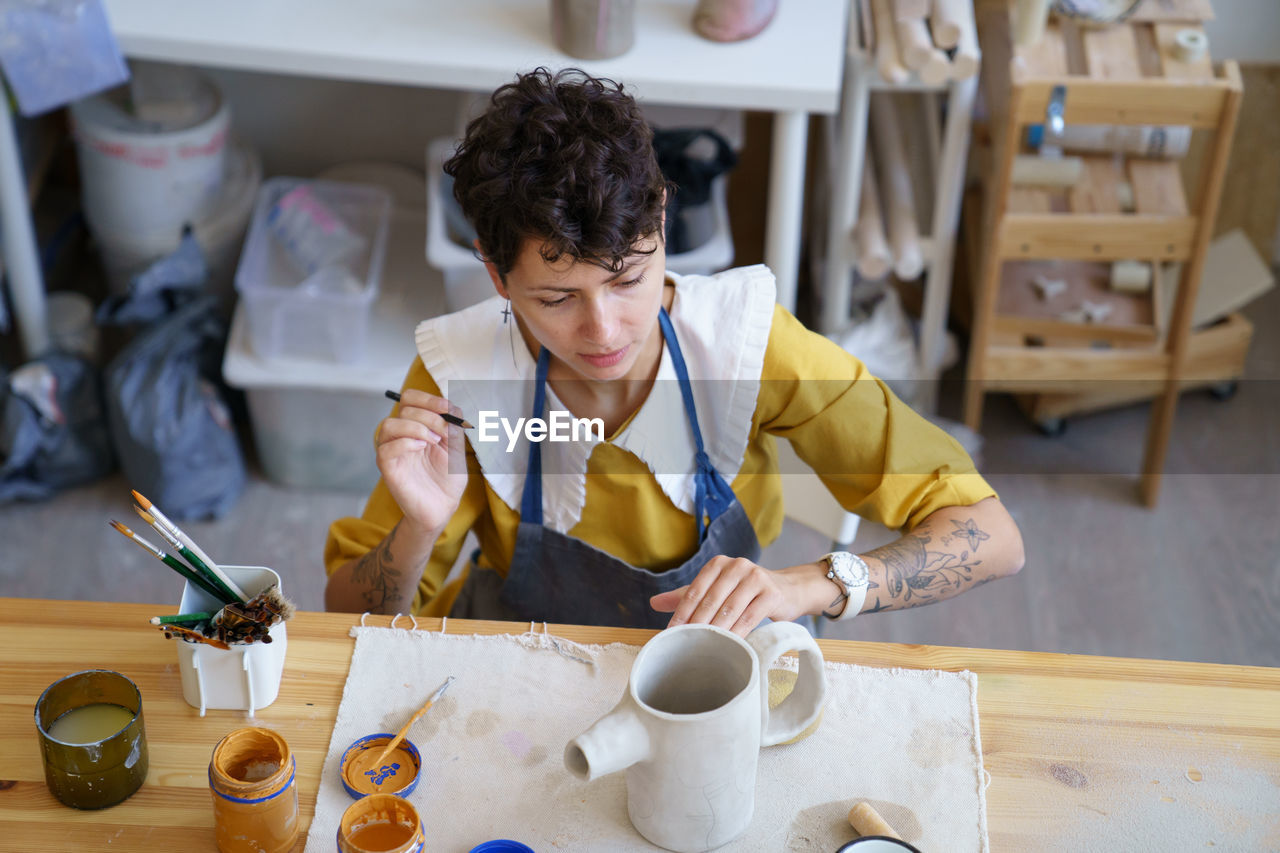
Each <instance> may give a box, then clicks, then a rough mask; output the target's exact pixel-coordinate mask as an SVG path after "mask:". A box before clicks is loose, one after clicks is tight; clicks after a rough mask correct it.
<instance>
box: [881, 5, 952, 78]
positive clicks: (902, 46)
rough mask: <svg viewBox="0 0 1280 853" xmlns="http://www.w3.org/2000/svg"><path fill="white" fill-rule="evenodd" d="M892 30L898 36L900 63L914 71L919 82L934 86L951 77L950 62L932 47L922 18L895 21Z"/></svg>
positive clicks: (943, 54) (927, 29)
mask: <svg viewBox="0 0 1280 853" xmlns="http://www.w3.org/2000/svg"><path fill="white" fill-rule="evenodd" d="M894 30H895V32H897V34H898V52H899V55H900V56H901V58H902V63H903V64H904V65H906V66H907V67H908V68H910V69H911V70H913V71H915V72H916V76H918V77H919V78H920V81H921V82H923V83H926V84H928V85H930V86H936V85H938V84H939V83H944V82H946V80H947V79H948V78H950V77H951V60H949V59H947V55H946V54H945V53H943V52H942V51H941V50H939V49H938V48H936V47H934V45H933V40H932V39H931V38H929V27H928V26H927V25H926V24H925V22H924V20H923V19H922V18H909V19H907V20H905V21H897V22H896V23H895V25H894Z"/></svg>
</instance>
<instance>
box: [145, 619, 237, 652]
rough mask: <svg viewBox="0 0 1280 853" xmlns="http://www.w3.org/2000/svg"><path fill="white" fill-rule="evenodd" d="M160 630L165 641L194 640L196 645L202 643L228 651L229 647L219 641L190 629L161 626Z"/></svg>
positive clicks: (177, 626)
mask: <svg viewBox="0 0 1280 853" xmlns="http://www.w3.org/2000/svg"><path fill="white" fill-rule="evenodd" d="M159 627H160V630H161V631H163V632H164V636H165V639H173V638H174V637H180V638H182V639H184V640H194V641H195V642H197V643H204V644H205V645H207V646H213V647H214V648H215V649H223V650H228V649H230V648H231V647H230V646H228V645H227V644H226V643H224V642H222V641H221V640H218V639H215V638H213V637H206V636H205V635H204V634H201V633H200V632H199V631H193V630H191V629H190V628H184V627H182V626H181V625H161V626H159Z"/></svg>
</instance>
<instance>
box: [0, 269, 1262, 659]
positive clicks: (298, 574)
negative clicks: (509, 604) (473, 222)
mask: <svg viewBox="0 0 1280 853" xmlns="http://www.w3.org/2000/svg"><path fill="white" fill-rule="evenodd" d="M1247 313H1248V314H1249V315H1250V317H1251V319H1252V320H1253V321H1254V323H1255V324H1256V326H1257V329H1258V330H1259V334H1258V335H1257V337H1256V339H1255V342H1254V347H1253V349H1252V352H1251V354H1250V361H1249V368H1250V375H1251V376H1252V377H1254V378H1252V379H1250V380H1248V381H1246V382H1244V383H1242V385H1241V387H1240V390H1239V392H1238V393H1237V394H1236V396H1235V397H1234V398H1232V399H1231V400H1229V401H1226V402H1220V401H1217V400H1215V399H1213V398H1212V397H1211V396H1209V395H1208V394H1207V393H1204V392H1193V393H1190V394H1187V395H1185V396H1184V398H1183V401H1182V403H1181V405H1180V407H1179V410H1178V418H1177V425H1176V428H1175V431H1174V438H1173V444H1172V449H1171V452H1170V455H1169V462H1168V467H1167V471H1168V472H1169V473H1168V476H1166V478H1165V484H1164V489H1163V492H1162V495H1161V501H1160V506H1159V508H1158V509H1156V510H1146V509H1143V508H1142V507H1141V506H1140V505H1139V504H1138V502H1137V499H1136V487H1137V477H1136V471H1137V469H1138V462H1139V458H1140V453H1141V446H1142V438H1143V430H1144V428H1145V425H1146V408H1145V407H1144V406H1135V407H1130V408H1127V409H1122V410H1117V411H1112V412H1105V413H1100V414H1095V415H1088V416H1079V417H1076V418H1073V419H1071V420H1070V421H1069V422H1068V429H1067V431H1066V433H1065V434H1064V435H1062V436H1061V437H1059V438H1047V437H1045V436H1042V435H1040V434H1039V433H1038V432H1037V431H1036V430H1035V429H1034V428H1033V427H1032V426H1031V425H1030V424H1029V423H1028V422H1027V421H1026V420H1025V418H1024V417H1023V416H1022V415H1021V414H1020V413H1019V412H1018V411H1017V409H1016V407H1015V406H1014V405H1013V403H1012V401H1010V400H1008V399H1006V398H1002V397H998V396H993V397H991V398H989V401H988V408H987V417H986V421H985V427H984V430H985V446H984V451H983V454H982V457H983V463H982V468H983V470H984V471H985V472H986V473H987V474H988V476H989V479H990V480H991V482H992V484H993V485H994V486H995V488H996V489H997V490H998V491H999V492H1000V495H1001V497H1002V499H1003V500H1004V501H1005V502H1006V503H1007V505H1008V506H1009V508H1010V510H1011V511H1012V513H1013V515H1014V517H1015V518H1016V519H1017V521H1018V523H1019V525H1020V526H1021V529H1022V531H1023V535H1024V538H1025V540H1026V546H1027V554H1028V559H1027V565H1026V568H1025V569H1024V570H1023V571H1022V573H1021V574H1019V575H1018V576H1016V577H1014V578H1012V579H1009V580H1005V581H1001V582H999V583H995V584H991V585H988V586H986V587H982V588H980V589H978V590H976V591H974V592H972V593H969V594H968V595H966V596H963V597H961V598H959V599H956V600H953V601H949V602H944V603H942V604H939V605H934V606H931V607H926V608H921V609H919V610H913V611H908V612H904V613H882V614H877V615H874V616H864V617H862V618H860V619H858V620H856V621H854V622H852V623H849V624H848V625H840V626H835V625H832V626H829V627H827V628H826V631H827V635H829V636H839V637H847V638H852V639H874V640H885V641H893V642H903V643H929V644H939V645H961V646H979V647H991V648H1010V649H1027V650H1035V651H1058V652H1077V653H1084V654H1104V655H1120V656H1127V657H1150V658H1167V659H1179V660H1198V661H1213V662H1224V663H1239V664H1256V665H1265V666H1280V340H1278V339H1277V335H1276V334H1275V330H1277V329H1280V291H1272V292H1271V293H1270V294H1268V295H1267V296H1265V297H1263V298H1262V299H1261V300H1259V301H1258V302H1256V303H1254V304H1253V305H1252V306H1250V308H1249V309H1248V311H1247ZM946 413H947V412H946V411H945V410H944V414H946ZM952 414H953V415H954V412H952ZM362 500H363V496H360V495H353V494H344V493H333V492H305V491H296V490H290V489H285V488H281V487H278V486H275V485H272V484H270V483H268V482H266V481H264V480H263V479H262V478H260V477H257V476H255V477H254V478H253V480H252V482H251V483H250V485H249V487H248V489H247V491H246V492H245V494H244V496H243V497H242V498H241V500H240V501H239V503H238V504H237V505H236V506H235V508H234V509H233V510H232V511H231V513H230V514H229V515H228V516H227V517H226V518H224V519H222V520H221V521H218V522H204V523H190V524H188V525H185V526H186V527H187V528H188V532H189V533H190V534H191V535H192V536H193V537H194V538H196V539H197V541H199V542H200V543H201V544H202V545H203V546H204V547H205V549H206V550H207V551H208V552H209V553H210V555H211V556H213V557H214V559H216V560H219V561H220V562H223V563H228V564H250V565H268V566H272V567H273V568H275V569H277V570H278V571H279V572H280V574H281V575H282V576H283V578H284V583H285V591H286V593H287V594H288V595H289V596H290V597H291V598H292V599H294V600H295V601H296V602H297V603H298V605H299V606H300V607H303V608H305V609H321V608H322V606H323V605H322V601H323V598H322V594H323V588H324V572H323V569H322V567H321V561H320V557H321V550H322V547H323V542H324V537H325V530H326V528H327V526H328V524H329V522H330V521H331V520H332V519H333V518H336V517H338V516H340V515H346V514H349V513H354V512H358V511H359V508H360V505H361V502H362ZM130 506H131V498H130V495H129V487H128V485H127V484H126V483H125V481H124V479H123V477H122V476H120V475H118V474H117V475H114V476H112V477H110V478H108V479H106V480H104V481H101V482H99V483H97V484H94V485H91V486H87V487H83V488H78V489H73V490H70V491H68V492H66V493H64V494H62V495H60V496H59V497H57V498H55V499H54V500H51V501H48V502H45V503H36V504H16V505H8V506H4V507H2V508H0V542H3V543H4V545H3V548H2V549H0V594H3V595H8V596H27V597H38V598H72V599H100V600H106V601H142V602H156V603H157V604H164V603H170V604H176V603H177V600H178V596H179V593H180V590H181V582H180V579H178V578H177V577H176V576H175V575H173V574H172V573H171V572H170V571H169V570H168V569H166V568H164V567H163V566H162V565H161V564H160V563H158V562H157V561H156V560H154V559H153V558H152V557H149V556H147V555H146V554H144V553H142V552H141V551H140V550H139V549H138V548H136V547H135V546H133V545H132V544H130V543H129V542H127V541H125V540H124V538H123V537H121V536H120V535H119V534H117V533H115V532H114V531H112V530H111V529H110V528H109V527H108V526H107V521H108V519H111V518H115V519H119V520H121V521H123V522H125V523H126V524H130V523H131V522H132V519H133V513H132V510H131V509H130ZM887 535H888V533H887V531H884V530H883V529H881V530H879V531H876V530H873V529H872V528H871V526H870V525H864V529H863V532H862V533H860V535H859V542H858V548H859V549H860V550H862V549H865V548H869V547H872V546H874V545H876V544H879V542H880V541H881V540H883V539H885V538H886V537H887ZM825 544H826V543H824V542H823V541H822V540H821V537H819V536H818V535H817V534H816V533H813V532H812V531H809V530H807V529H805V528H803V527H800V526H799V525H795V524H794V523H792V522H788V526H787V528H786V530H785V531H784V535H783V537H782V539H780V540H779V541H778V542H777V543H775V544H774V545H773V546H771V547H770V549H769V550H768V551H767V552H766V557H765V559H764V562H765V564H766V565H773V566H783V565H789V564H791V563H794V562H800V561H804V560H809V559H813V558H814V557H816V556H817V555H818V554H820V553H822V551H823V550H824V549H825ZM162 609H164V608H160V607H158V608H157V612H159V611H160V610H162ZM50 618H51V619H56V618H57V616H56V614H50ZM139 630H145V629H144V627H143V626H139Z"/></svg>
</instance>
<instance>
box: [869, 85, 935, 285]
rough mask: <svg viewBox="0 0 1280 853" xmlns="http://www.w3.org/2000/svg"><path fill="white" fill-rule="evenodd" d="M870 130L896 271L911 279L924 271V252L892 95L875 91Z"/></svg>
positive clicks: (909, 172)
mask: <svg viewBox="0 0 1280 853" xmlns="http://www.w3.org/2000/svg"><path fill="white" fill-rule="evenodd" d="M871 131H872V137H873V141H874V143H875V148H874V150H875V158H876V160H875V162H876V168H877V171H878V172H879V173H880V175H879V178H880V202H881V206H882V208H883V210H884V215H885V220H886V221H887V223H888V228H887V231H888V235H889V246H890V248H891V249H892V251H893V271H894V273H896V274H897V276H898V278H900V279H902V280H903V281H912V280H914V279H916V278H919V276H920V273H921V272H923V271H924V256H923V255H922V254H921V251H920V231H919V228H918V226H917V225H916V211H915V192H914V190H913V188H912V183H911V171H910V169H909V167H908V166H907V158H906V156H905V155H904V153H903V151H904V144H905V140H904V139H903V138H902V130H901V127H900V126H899V124H898V114H897V105H896V104H895V103H894V100H893V96H892V95H890V94H888V93H885V92H874V93H872V95H871Z"/></svg>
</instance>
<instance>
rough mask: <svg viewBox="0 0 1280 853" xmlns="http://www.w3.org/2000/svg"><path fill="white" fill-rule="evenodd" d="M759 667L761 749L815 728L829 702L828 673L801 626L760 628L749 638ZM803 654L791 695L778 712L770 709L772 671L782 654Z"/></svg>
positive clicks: (788, 624) (783, 624)
mask: <svg viewBox="0 0 1280 853" xmlns="http://www.w3.org/2000/svg"><path fill="white" fill-rule="evenodd" d="M747 642H748V643H750V644H751V647H752V648H753V649H755V652H756V657H757V658H759V661H760V663H759V666H760V704H761V709H762V714H763V716H762V718H761V719H762V720H763V721H764V730H763V732H762V733H761V736H760V745H761V746H773V745H774V744H779V743H784V742H786V741H789V740H791V739H792V738H795V737H796V736H798V735H799V734H800V733H801V732H803V731H804V730H805V729H807V728H808V727H809V726H811V725H813V721H814V720H816V719H818V715H819V714H821V713H822V706H823V704H824V703H825V702H826V698H827V673H826V670H825V669H824V668H823V666H822V650H821V649H819V648H818V644H817V642H816V641H815V640H814V639H813V637H812V636H811V635H810V634H809V632H808V631H806V630H805V629H804V628H802V627H801V626H799V625H797V624H796V623H794V622H772V623H770V624H768V625H761V626H760V627H759V628H756V629H755V630H754V631H752V632H751V633H750V634H748V635H747ZM793 649H794V650H796V651H798V652H799V653H800V673H799V677H798V678H797V679H796V686H795V687H794V688H793V689H792V691H791V695H789V696H788V697H787V698H786V699H784V700H782V703H781V704H780V705H778V707H776V708H772V709H770V708H769V668H770V667H771V666H772V665H773V662H774V661H775V660H777V659H778V656H779V655H781V654H782V653H783V652H787V651H791V650H793Z"/></svg>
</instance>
